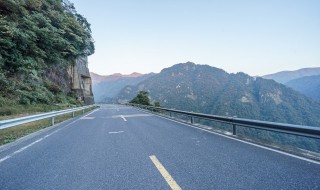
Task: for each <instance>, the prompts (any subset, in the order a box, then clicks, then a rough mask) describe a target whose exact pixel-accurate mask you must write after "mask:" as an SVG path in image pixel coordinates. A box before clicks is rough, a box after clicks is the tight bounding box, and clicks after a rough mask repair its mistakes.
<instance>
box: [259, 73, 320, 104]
mask: <svg viewBox="0 0 320 190" xmlns="http://www.w3.org/2000/svg"><path fill="white" fill-rule="evenodd" d="M262 77H263V78H266V79H273V80H275V81H277V82H279V83H282V84H285V85H286V86H289V87H291V88H293V89H294V90H296V91H298V92H300V93H302V94H304V95H306V96H308V97H310V98H313V99H316V100H319V101H320V80H319V78H320V67H315V68H304V69H299V70H296V71H282V72H278V73H274V74H269V75H265V76H262Z"/></svg>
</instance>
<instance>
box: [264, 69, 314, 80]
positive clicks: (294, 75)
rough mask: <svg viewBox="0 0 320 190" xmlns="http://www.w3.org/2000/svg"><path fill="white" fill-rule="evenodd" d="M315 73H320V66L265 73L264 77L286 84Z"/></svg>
mask: <svg viewBox="0 0 320 190" xmlns="http://www.w3.org/2000/svg"><path fill="white" fill-rule="evenodd" d="M314 75H320V67H314V68H303V69H299V70H295V71H281V72H277V73H274V74H269V75H264V76H262V78H265V79H273V80H275V81H277V82H279V83H282V84H286V83H287V82H289V81H291V80H294V79H298V78H302V77H307V76H314Z"/></svg>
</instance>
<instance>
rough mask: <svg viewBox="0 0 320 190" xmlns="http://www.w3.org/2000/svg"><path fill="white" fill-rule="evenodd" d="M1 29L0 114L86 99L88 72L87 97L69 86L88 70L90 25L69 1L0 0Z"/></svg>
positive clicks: (71, 103)
mask: <svg viewBox="0 0 320 190" xmlns="http://www.w3.org/2000/svg"><path fill="white" fill-rule="evenodd" d="M0 31H1V32H0V106H1V111H0V115H3V114H5V115H6V114H13V113H15V112H14V111H13V110H14V109H15V110H16V111H17V112H20V111H21V109H20V108H21V106H25V107H26V106H29V105H32V106H34V107H35V105H41V106H37V107H39V108H42V107H47V106H46V105H53V106H55V105H58V104H59V105H62V104H63V105H65V106H70V105H76V104H80V103H81V102H80V101H78V100H79V98H82V100H83V99H85V98H90V97H89V96H90V85H91V80H90V78H88V77H87V76H86V78H83V80H86V84H87V85H88V87H87V89H86V92H87V94H88V96H87V97H79V96H78V95H79V94H81V93H82V94H83V92H82V90H84V89H79V90H78V91H74V89H73V87H72V85H73V84H72V83H73V82H72V81H74V80H73V78H72V77H74V76H75V75H74V74H77V73H76V72H84V73H86V72H87V71H86V70H87V67H86V64H87V59H86V57H87V56H89V55H91V54H93V53H94V44H93V39H92V37H91V29H90V24H89V23H88V22H87V20H86V19H85V18H84V17H83V16H82V15H80V14H79V13H77V11H76V10H75V8H74V6H73V4H71V3H69V1H61V0H50V1H47V0H36V1H34V0H25V1H20V0H5V1H3V0H2V1H0ZM75 65H77V67H75ZM80 67H81V68H80ZM75 69H77V70H75ZM80 70H81V71H80ZM87 73H88V72H87ZM89 77H90V76H89ZM75 80H76V81H78V82H79V84H80V83H81V82H82V81H81V80H82V78H76V79H75ZM75 88H77V87H75ZM82 102H83V101H82ZM17 107H19V108H18V109H17ZM40 111H42V110H41V109H40Z"/></svg>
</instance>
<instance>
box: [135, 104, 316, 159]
mask: <svg viewBox="0 0 320 190" xmlns="http://www.w3.org/2000/svg"><path fill="white" fill-rule="evenodd" d="M140 111H142V112H145V113H147V112H146V111H144V110H140ZM151 114H153V113H151ZM153 115H154V116H157V117H160V118H163V119H167V120H170V121H173V122H175V123H179V124H182V125H185V126H189V127H192V128H195V129H199V130H202V131H206V132H208V133H212V134H215V135H219V136H222V137H226V138H228V139H232V140H235V141H239V142H242V143H246V144H249V145H252V146H256V147H259V148H262V149H266V150H270V151H273V152H277V153H279V154H283V155H286V156H290V157H293V158H297V159H300V160H304V161H307V162H311V163H314V164H318V165H320V162H318V161H315V160H311V159H308V158H304V157H301V156H297V155H294V154H290V153H287V152H283V151H280V150H275V149H272V148H269V147H265V146H261V145H258V144H254V143H251V142H247V141H243V140H241V139H237V138H235V137H230V136H227V135H223V134H220V133H217V132H213V131H209V130H206V129H203V128H200V127H196V126H193V125H190V124H187V123H183V122H180V121H176V120H173V119H170V118H167V117H164V116H160V115H156V114H153Z"/></svg>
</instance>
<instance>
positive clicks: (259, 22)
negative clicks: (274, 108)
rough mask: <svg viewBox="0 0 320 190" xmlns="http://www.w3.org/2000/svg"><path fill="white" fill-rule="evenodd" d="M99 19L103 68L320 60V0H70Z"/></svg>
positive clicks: (236, 68) (249, 68)
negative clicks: (186, 63)
mask: <svg viewBox="0 0 320 190" xmlns="http://www.w3.org/2000/svg"><path fill="white" fill-rule="evenodd" d="M70 1H71V2H73V3H74V5H75V7H76V9H77V11H78V13H80V14H82V15H84V16H85V17H86V18H87V19H88V21H89V23H91V29H92V32H93V33H92V35H93V38H94V40H95V47H96V52H95V54H93V55H91V56H90V57H89V69H90V71H92V72H95V73H98V74H103V75H106V74H112V73H123V74H129V73H132V72H140V73H149V72H156V73H158V72H160V71H161V69H163V68H166V67H170V66H172V65H174V64H177V63H183V62H187V61H191V62H194V63H196V64H207V65H211V66H214V67H218V68H221V69H224V70H225V71H227V72H230V73H231V72H232V73H236V72H245V73H248V74H249V75H252V76H256V75H264V74H269V73H274V72H278V71H282V70H296V69H300V68H306V67H320V1H319V0H90V1H88V0H70Z"/></svg>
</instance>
